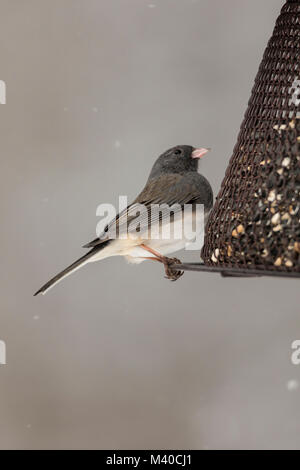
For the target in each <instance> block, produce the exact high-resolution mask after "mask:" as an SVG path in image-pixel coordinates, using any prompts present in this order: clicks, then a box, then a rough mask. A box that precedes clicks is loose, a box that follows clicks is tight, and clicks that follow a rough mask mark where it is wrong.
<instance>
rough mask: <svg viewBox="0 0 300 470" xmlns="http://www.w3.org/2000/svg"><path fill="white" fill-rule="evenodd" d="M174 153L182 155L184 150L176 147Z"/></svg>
mask: <svg viewBox="0 0 300 470" xmlns="http://www.w3.org/2000/svg"><path fill="white" fill-rule="evenodd" d="M174 154H175V155H181V154H182V150H181V149H176V150H174Z"/></svg>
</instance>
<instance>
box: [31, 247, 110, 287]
mask: <svg viewBox="0 0 300 470" xmlns="http://www.w3.org/2000/svg"><path fill="white" fill-rule="evenodd" d="M101 249H102V248H101ZM98 251H100V250H99V248H97V249H95V248H94V249H92V250H90V251H89V252H88V253H86V254H85V255H84V256H82V257H81V258H79V259H77V260H76V261H74V263H72V264H71V265H70V266H68V267H67V268H66V269H64V270H63V271H61V272H60V273H58V274H56V276H54V277H53V278H52V279H50V281H48V282H46V284H44V285H43V286H42V287H41V288H40V289H39V290H38V291H37V292H36V293H35V294H33V295H38V294H45V293H46V292H47V291H48V290H49V289H51V288H52V287H54V286H55V284H57V283H58V282H60V281H62V280H63V279H64V278H65V277H67V276H69V275H70V274H72V273H73V272H75V271H77V269H80V268H82V266H84V265H85V264H86V263H88V262H89V261H90V258H91V257H92V256H94V255H95V254H96V253H97V252H98Z"/></svg>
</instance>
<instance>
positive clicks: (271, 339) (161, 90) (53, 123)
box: [0, 0, 300, 449]
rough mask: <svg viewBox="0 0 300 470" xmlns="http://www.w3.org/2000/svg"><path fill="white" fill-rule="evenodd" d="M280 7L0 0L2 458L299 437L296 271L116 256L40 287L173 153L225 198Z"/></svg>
mask: <svg viewBox="0 0 300 470" xmlns="http://www.w3.org/2000/svg"><path fill="white" fill-rule="evenodd" d="M282 4H283V0H268V1H264V2H262V1H261V0H251V1H250V0H226V2H225V1H221V0H153V2H151V1H147V0H44V1H42V2H41V1H40V0H26V1H23V0H13V1H12V0H1V3H0V6H1V16H0V79H1V80H5V82H6V85H7V104H6V105H1V106H0V125H1V128H0V129H1V130H0V133H1V184H0V191H1V223H2V230H1V247H2V250H1V298H0V308H1V312H0V313H1V314H0V339H1V340H4V341H5V342H6V345H7V365H6V366H0V447H1V448H2V449H16V448H25V449H39V448H44V449H46V448H52V449H53V448H70V449H90V448H96V449H103V448H109V449H113V448H120V449H132V448H139V449H142V448H159V449H162V448H174V449H179V448H183V449H185V448H186V449H216V448H222V449H241V448H259V449H261V448H265V449H275V448H286V449H287V448H300V437H299V436H300V422H299V420H300V386H299V383H300V366H298V367H297V366H293V365H292V364H291V360H290V356H291V343H292V341H293V340H295V339H299V338H300V312H299V282H298V281H297V280H283V279H268V278H265V279H250V280H249V279H248V280H247V279H244V280H243V279H222V278H220V277H219V276H218V275H213V274H205V273H202V274H200V273H199V274H197V273H186V274H185V276H184V277H183V278H182V279H181V280H180V281H178V282H176V283H171V282H168V281H167V280H165V279H164V278H163V272H162V268H161V266H160V265H158V264H155V263H143V264H142V265H140V266H131V265H128V264H126V262H124V261H123V260H122V259H119V258H115V259H107V260H105V261H103V262H102V263H95V264H93V265H89V266H88V267H86V268H84V269H82V270H81V271H79V272H77V273H76V274H74V275H73V276H72V277H69V278H68V279H67V280H65V282H63V283H61V284H59V286H57V287H56V288H55V289H53V290H51V291H50V292H49V294H48V295H46V296H44V297H43V296H39V297H36V298H34V297H33V296H32V294H33V292H34V291H35V290H36V289H37V288H38V287H40V285H41V284H42V283H44V282H45V281H46V280H48V278H49V277H50V276H52V275H53V274H55V273H56V272H57V271H59V270H60V269H62V268H64V267H65V266H66V265H67V264H69V263H70V262H72V261H73V260H74V259H75V258H77V257H78V256H80V255H81V253H83V250H81V248H80V247H81V245H82V244H84V243H85V242H87V241H89V240H90V239H91V238H93V237H94V236H95V228H96V223H97V221H98V218H97V217H96V214H95V212H96V207H97V205H98V204H100V203H101V202H108V203H109V202H110V203H114V204H116V203H117V201H118V195H119V194H127V195H128V197H129V199H132V198H133V197H135V195H136V194H137V192H138V191H139V190H140V189H141V188H142V186H143V185H144V182H145V180H146V178H147V175H148V172H149V170H150V167H151V165H152V163H153V161H154V159H155V158H156V156H158V154H159V153H161V152H162V151H164V150H165V149H167V148H168V147H170V146H173V145H175V144H186V143H188V144H192V145H200V146H210V147H212V148H213V151H212V152H211V153H210V154H209V155H208V156H207V157H206V158H205V159H204V160H203V163H202V173H203V174H204V175H205V176H206V177H207V178H208V179H209V180H210V181H211V183H212V186H213V188H214V192H215V195H216V194H217V191H218V189H219V186H220V183H221V181H222V178H223V175H224V171H225V169H226V166H227V163H228V159H229V157H230V156H231V153H232V149H233V146H234V144H235V141H236V136H237V133H238V129H239V126H240V123H241V120H242V117H243V114H244V111H245V110H246V104H247V101H248V99H249V96H250V90H251V88H252V85H253V81H254V77H255V75H256V72H257V69H258V66H259V63H260V60H261V58H262V54H263V51H264V48H265V46H266V43H267V40H268V39H269V37H270V35H271V33H272V30H273V27H274V22H275V19H276V17H277V16H278V14H279V11H280V8H281V6H282ZM180 257H181V258H182V259H194V260H195V261H197V260H198V254H197V253H191V252H189V253H181V254H180Z"/></svg>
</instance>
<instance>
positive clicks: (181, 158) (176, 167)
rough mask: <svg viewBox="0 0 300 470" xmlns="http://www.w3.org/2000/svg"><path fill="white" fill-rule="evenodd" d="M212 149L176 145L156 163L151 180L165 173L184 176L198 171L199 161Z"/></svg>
mask: <svg viewBox="0 0 300 470" xmlns="http://www.w3.org/2000/svg"><path fill="white" fill-rule="evenodd" d="M209 150H210V149H209V148H195V147H192V146H191V145H176V147H172V148H170V149H169V150H167V151H166V152H164V153H162V154H161V155H160V156H159V157H158V159H157V160H156V162H155V163H154V165H153V167H152V170H151V173H150V176H149V179H152V178H157V177H158V176H160V175H162V174H165V173H177V174H178V173H179V174H184V173H186V172H189V171H197V170H198V162H199V159H200V158H202V157H203V156H204V155H205V154H206V153H207V152H208V151H209Z"/></svg>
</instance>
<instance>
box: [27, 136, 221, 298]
mask: <svg viewBox="0 0 300 470" xmlns="http://www.w3.org/2000/svg"><path fill="white" fill-rule="evenodd" d="M208 150H209V149H206V148H194V147H191V146H190V145H178V146H176V147H173V148H171V149H169V150H167V151H166V152H164V153H163V154H162V155H160V156H159V157H158V159H157V160H156V162H155V163H154V165H153V167H152V170H151V172H150V176H149V178H148V181H147V183H146V186H145V188H144V189H143V191H142V192H141V193H140V194H139V196H138V197H137V198H136V199H135V200H134V201H133V203H132V204H131V205H129V206H128V207H127V208H126V209H124V210H123V211H122V212H120V214H119V215H118V216H117V217H115V218H114V219H113V220H112V221H111V222H110V223H109V224H108V226H107V227H106V228H105V230H104V231H103V233H102V234H101V235H100V236H99V237H97V238H96V239H95V240H93V241H91V242H90V243H88V244H87V245H85V246H84V247H85V248H91V249H90V250H89V251H88V253H86V254H85V255H84V256H82V257H81V258H79V259H78V260H77V261H75V262H74V263H73V264H71V265H70V266H68V267H67V268H66V269H64V270H63V271H62V272H60V273H59V274H57V275H56V276H54V277H53V278H52V279H50V281H48V282H47V283H46V284H45V285H44V286H43V287H41V288H40V289H39V290H38V291H37V292H36V293H35V294H34V295H37V294H39V293H42V294H45V293H46V292H47V291H48V290H49V289H50V288H51V287H53V286H54V285H55V284H57V283H58V282H59V281H61V280H62V279H63V278H64V277H66V276H68V275H69V274H71V273H72V272H74V271H76V270H77V269H79V268H81V267H82V266H84V265H85V264H87V263H91V262H94V261H98V260H101V259H104V258H108V257H110V256H118V255H119V256H125V257H126V258H127V259H128V261H130V262H133V263H140V262H142V261H144V260H146V259H148V260H150V259H152V260H155V261H159V262H161V263H163V265H164V267H165V273H166V277H168V278H169V279H171V280H176V279H178V278H179V277H180V276H181V275H182V272H181V271H175V270H173V269H172V264H173V263H180V261H179V260H177V259H176V258H167V257H166V256H165V255H167V254H169V253H172V252H175V251H178V250H181V249H182V248H184V247H185V245H186V242H187V239H186V238H185V234H184V233H185V232H183V231H181V232H180V234H181V235H180V236H179V237H178V233H177V235H176V237H174V236H172V235H171V236H170V237H162V236H161V228H165V227H164V226H165V225H166V224H169V225H171V226H172V228H173V231H172V230H171V232H172V233H174V227H175V226H176V224H178V222H180V223H182V219H184V223H186V222H187V223H188V224H189V223H191V224H192V222H193V221H192V219H193V217H194V212H195V211H194V208H196V207H198V206H197V205H198V204H202V205H203V207H204V217H205V218H206V216H207V215H208V213H209V211H210V209H211V207H212V204H213V194H212V189H211V186H210V184H209V182H208V181H207V179H206V178H204V176H202V175H200V174H199V173H198V172H197V170H198V160H199V159H200V158H201V157H203V156H204V155H205V154H206V153H207V152H208ZM156 205H167V207H170V206H171V207H172V208H174V207H175V209H173V210H172V214H171V217H168V218H167V217H164V215H162V212H159V213H155V215H153V213H151V211H152V208H153V207H154V206H156ZM186 205H189V206H190V207H191V208H192V210H191V211H189V215H186V213H185V212H181V211H180V210H179V209H181V208H183V207H186ZM141 207H142V208H146V210H144V211H141V209H140V208H141ZM150 208H151V209H150ZM176 208H177V209H176ZM178 208H179V209H178ZM157 214H159V215H157ZM169 215H170V214H169ZM187 217H191V220H190V221H189V220H188V221H187V220H186V219H187ZM135 222H138V223H137V224H135ZM137 226H138V227H137ZM156 226H157V227H159V230H160V231H159V233H160V235H159V236H155V237H154V236H153V237H151V234H152V233H153V231H152V229H153V228H155V227H156ZM132 227H134V230H133V229H132ZM150 229H151V230H150ZM203 229H204V227H202V230H203ZM154 232H155V231H154ZM171 232H169V233H171ZM112 233H115V234H117V236H116V237H112V236H111V234H112ZM155 233H157V232H155ZM189 241H190V240H189Z"/></svg>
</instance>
